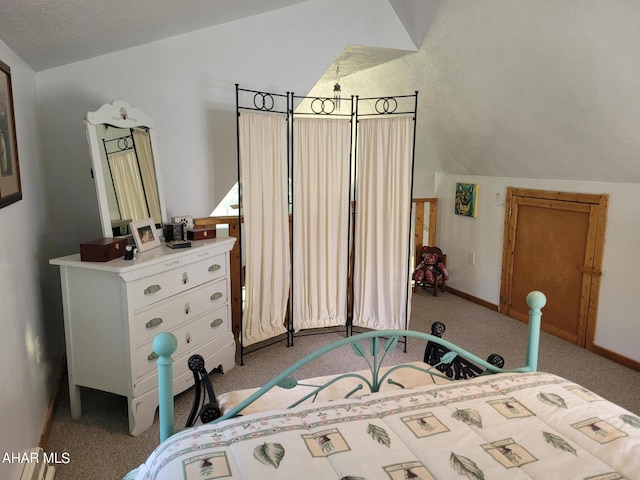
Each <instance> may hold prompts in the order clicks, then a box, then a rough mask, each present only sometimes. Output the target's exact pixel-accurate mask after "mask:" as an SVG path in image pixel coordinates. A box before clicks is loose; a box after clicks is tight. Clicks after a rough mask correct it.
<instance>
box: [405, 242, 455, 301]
mask: <svg viewBox="0 0 640 480" xmlns="http://www.w3.org/2000/svg"><path fill="white" fill-rule="evenodd" d="M429 254H432V255H436V256H437V259H436V260H435V261H433V259H432V258H433V257H432V255H429ZM427 255H429V256H428V259H429V261H428V262H425V257H427ZM416 258H417V259H418V260H419V261H420V264H419V265H418V267H416V271H417V270H418V269H423V270H424V269H427V268H430V267H434V265H438V264H441V265H443V266H444V267H445V269H444V271H442V270H441V269H440V268H435V267H434V268H431V274H432V277H433V281H429V276H430V275H427V274H426V272H424V271H423V274H422V275H416V272H414V283H413V291H414V292H416V291H417V289H418V286H420V287H422V288H425V289H426V288H427V287H429V288H433V296H434V297H437V296H438V290H440V291H441V292H444V291H445V289H446V286H445V285H446V281H447V277H448V273H446V266H447V256H446V255H445V254H444V253H442V250H441V249H440V248H438V247H429V246H425V247H420V248H419V249H418V254H417V255H416ZM417 277H419V278H417Z"/></svg>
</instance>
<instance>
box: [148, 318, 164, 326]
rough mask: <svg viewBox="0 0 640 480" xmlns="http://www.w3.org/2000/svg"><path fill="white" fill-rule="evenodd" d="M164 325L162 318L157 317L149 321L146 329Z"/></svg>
mask: <svg viewBox="0 0 640 480" xmlns="http://www.w3.org/2000/svg"><path fill="white" fill-rule="evenodd" d="M161 323H162V319H161V318H160V317H156V318H152V319H151V320H149V321H148V322H147V323H146V325H145V327H147V328H153V327H157V326H158V325H160V324H161Z"/></svg>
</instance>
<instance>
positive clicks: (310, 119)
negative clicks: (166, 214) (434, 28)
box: [236, 85, 418, 363]
mask: <svg viewBox="0 0 640 480" xmlns="http://www.w3.org/2000/svg"><path fill="white" fill-rule="evenodd" d="M417 99H418V92H415V93H414V94H412V95H400V96H393V97H391V96H389V97H373V98H360V97H359V96H352V97H350V98H323V97H304V96H296V95H295V94H293V93H291V92H287V93H286V94H278V93H270V92H261V91H257V90H248V89H244V88H240V86H239V85H236V110H237V133H238V140H237V146H238V184H239V197H240V198H239V200H240V202H239V203H240V209H239V216H240V217H241V218H239V219H238V220H239V221H238V224H239V226H240V228H241V229H242V228H243V229H244V236H243V235H240V236H239V237H240V238H239V240H238V241H239V242H242V241H243V238H244V243H245V245H241V248H240V249H239V251H240V252H246V253H245V254H244V255H245V257H246V258H244V259H241V261H240V268H243V267H242V265H245V269H244V296H243V298H244V302H243V303H244V305H243V309H242V315H241V322H240V338H239V343H240V351H241V363H242V357H243V354H244V353H246V352H248V351H249V350H247V349H249V348H250V351H253V350H255V349H258V348H260V347H262V346H265V345H270V344H272V343H273V342H279V341H286V342H287V345H292V344H293V341H294V338H295V337H296V336H299V335H306V334H313V333H318V332H326V331H327V330H326V329H327V328H328V327H333V328H339V329H345V334H346V335H350V334H351V333H352V331H353V327H362V328H369V329H404V328H407V327H408V322H409V296H410V294H411V289H410V288H409V286H410V274H411V266H410V259H411V252H410V244H411V241H410V240H411V239H410V229H411V225H410V224H411V214H412V212H411V208H412V201H411V198H412V190H413V169H414V158H415V154H414V151H415V125H416V113H417ZM243 225H244V227H243ZM241 255H243V254H242V253H241ZM243 260H244V261H243ZM318 329H320V330H318Z"/></svg>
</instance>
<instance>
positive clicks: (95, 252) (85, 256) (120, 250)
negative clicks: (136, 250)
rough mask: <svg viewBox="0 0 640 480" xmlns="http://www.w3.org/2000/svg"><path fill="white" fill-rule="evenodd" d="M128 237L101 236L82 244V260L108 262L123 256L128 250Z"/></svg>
mask: <svg viewBox="0 0 640 480" xmlns="http://www.w3.org/2000/svg"><path fill="white" fill-rule="evenodd" d="M126 247H127V239H126V238H99V239H98V240H92V241H90V242H85V243H81V244H80V260H82V261H83V262H108V261H110V260H114V259H116V258H118V257H122V256H123V255H124V254H125V252H126V250H125V249H126Z"/></svg>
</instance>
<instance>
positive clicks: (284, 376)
mask: <svg viewBox="0 0 640 480" xmlns="http://www.w3.org/2000/svg"><path fill="white" fill-rule="evenodd" d="M546 301H547V300H546V297H545V295H544V294H543V293H541V292H538V291H533V292H530V293H529V294H528V295H527V305H528V306H529V307H530V310H529V334H528V343H527V353H526V364H525V365H524V366H522V367H519V368H515V369H503V368H501V367H499V366H497V365H496V363H498V364H500V362H493V363H492V362H491V360H492V359H491V357H490V358H489V361H485V360H482V359H481V358H479V357H477V356H475V355H474V354H472V353H470V352H468V351H466V350H465V349H463V348H460V347H458V346H457V345H454V344H453V343H451V342H448V341H446V340H443V339H442V338H440V337H439V336H438V335H434V334H427V333H423V332H416V331H412V330H377V331H370V332H365V333H359V334H356V335H352V336H349V337H346V338H343V339H340V340H338V341H335V342H333V343H331V344H329V345H326V346H324V347H322V348H320V349H319V350H316V351H315V352H313V353H311V354H309V355H307V356H306V357H304V358H302V359H301V360H299V361H298V362H296V363H295V364H293V365H291V366H290V367H289V368H287V369H285V370H284V371H282V372H281V373H280V374H279V375H278V376H276V377H274V378H273V379H272V380H271V381H269V382H268V383H266V384H265V385H264V386H263V387H262V388H260V389H258V390H257V391H256V392H255V393H253V394H252V395H250V396H249V397H247V398H246V399H245V400H244V401H242V402H240V403H239V404H238V405H236V406H235V407H233V408H231V409H229V410H228V411H226V412H225V413H224V415H222V416H220V417H219V418H217V419H216V420H214V423H216V422H220V421H222V420H225V419H228V418H232V417H235V416H237V415H238V414H239V413H240V412H241V411H242V410H244V409H245V408H246V407H247V406H249V405H250V404H251V403H253V402H254V401H255V400H256V399H258V398H260V397H261V396H263V395H264V394H265V393H267V392H268V391H270V390H271V389H273V388H274V387H276V386H278V387H281V388H286V389H291V388H294V387H295V386H297V385H298V381H297V380H295V379H294V378H293V377H292V374H294V373H295V372H296V371H297V370H299V369H300V368H301V367H303V366H304V365H307V364H308V363H309V362H311V361H313V360H315V359H317V358H318V357H321V356H323V355H325V354H327V353H329V352H331V351H333V350H336V349H338V348H341V347H344V346H345V345H351V348H352V350H353V353H354V354H355V355H356V356H358V357H362V358H364V359H365V361H366V363H367V365H368V367H369V369H370V371H371V379H369V378H366V377H364V376H363V375H361V374H359V373H357V372H351V373H345V374H342V375H336V376H334V377H332V378H331V380H329V381H328V382H326V383H324V384H322V385H318V386H315V385H314V386H313V387H315V388H314V390H313V391H312V392H311V393H308V394H306V395H304V396H303V397H301V398H300V399H299V400H297V401H296V402H294V403H293V404H291V405H289V408H290V407H294V406H296V405H298V404H300V403H302V402H303V401H305V400H308V399H310V398H315V397H316V396H317V395H318V393H320V392H321V391H322V390H324V389H325V388H327V387H329V386H330V385H332V384H334V383H336V382H338V381H340V380H342V379H344V378H357V379H358V381H360V382H361V383H360V386H359V387H357V388H355V389H353V390H352V391H350V392H348V393H347V394H346V397H349V396H351V395H353V394H354V393H356V392H358V391H361V390H363V389H364V388H368V389H369V391H370V392H371V393H375V392H378V391H379V389H380V387H381V386H382V385H383V384H384V383H385V382H386V383H392V384H395V385H399V384H398V383H397V382H394V380H393V379H392V378H391V376H390V375H391V374H392V373H393V372H394V371H397V370H398V369H401V368H410V369H415V370H418V371H421V372H423V373H426V374H428V375H431V377H432V378H434V377H438V378H444V379H447V380H452V379H451V378H450V377H449V376H447V375H446V374H444V373H442V371H441V370H446V368H443V367H446V366H447V365H451V364H453V363H454V362H456V361H460V359H464V360H465V361H467V362H471V363H472V364H475V365H476V366H477V367H478V368H479V370H478V371H480V372H481V373H480V375H490V374H494V373H503V372H533V371H536V370H537V368H538V347H539V341H540V323H541V317H542V311H541V309H542V307H544V306H545V304H546ZM402 337H408V338H417V339H422V340H426V341H427V342H429V343H430V344H432V345H437V346H438V348H439V349H440V351H441V352H442V353H443V354H442V355H441V357H439V362H438V363H437V364H436V365H429V364H426V363H425V368H422V367H418V366H416V365H413V364H399V365H395V366H392V367H390V368H389V369H388V370H386V371H385V372H384V373H382V372H381V367H382V364H383V362H384V360H385V357H386V356H387V354H388V353H389V352H390V351H392V350H393V349H394V348H395V347H396V345H397V344H398V341H399V340H400V339H401V338H402ZM381 340H384V344H383V343H382V342H381ZM365 343H369V348H368V349H367V347H366V346H365ZM177 345H178V343H177V340H176V338H175V336H173V334H171V333H169V332H163V333H161V334H159V335H157V336H156V337H155V338H154V340H153V349H154V351H155V352H156V353H157V354H158V360H157V364H158V395H159V404H160V407H159V420H160V441H161V442H162V441H164V440H165V439H167V438H168V437H170V436H171V435H173V433H175V425H174V404H173V380H172V379H173V368H172V365H173V360H172V358H171V355H172V354H173V353H174V352H175V350H176V348H177ZM399 386H402V385H399Z"/></svg>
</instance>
